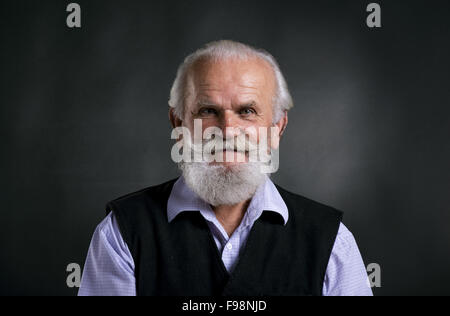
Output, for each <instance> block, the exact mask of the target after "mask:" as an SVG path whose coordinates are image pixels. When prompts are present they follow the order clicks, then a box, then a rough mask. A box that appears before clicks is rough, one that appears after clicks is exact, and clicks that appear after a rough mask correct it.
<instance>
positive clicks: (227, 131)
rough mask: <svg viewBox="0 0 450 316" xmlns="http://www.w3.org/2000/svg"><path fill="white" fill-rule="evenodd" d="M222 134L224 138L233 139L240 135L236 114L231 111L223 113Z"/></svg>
mask: <svg viewBox="0 0 450 316" xmlns="http://www.w3.org/2000/svg"><path fill="white" fill-rule="evenodd" d="M222 133H223V136H224V138H226V139H228V138H233V137H236V136H238V135H239V134H240V126H239V121H238V118H237V117H236V114H235V113H234V112H233V111H231V110H225V111H224V112H223V119H222Z"/></svg>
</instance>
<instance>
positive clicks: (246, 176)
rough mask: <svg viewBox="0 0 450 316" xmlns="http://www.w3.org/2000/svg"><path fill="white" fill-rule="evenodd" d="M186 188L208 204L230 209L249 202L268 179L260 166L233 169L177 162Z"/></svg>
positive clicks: (253, 164) (230, 167) (235, 167)
mask: <svg viewBox="0 0 450 316" xmlns="http://www.w3.org/2000/svg"><path fill="white" fill-rule="evenodd" d="M178 167H179V168H180V170H181V171H182V173H183V177H184V179H185V181H186V184H187V186H188V187H189V188H190V189H191V190H192V191H194V192H195V193H197V195H198V196H199V197H200V198H201V199H203V200H204V201H206V202H207V203H209V204H211V205H212V206H218V205H234V204H238V203H240V202H244V201H246V200H248V199H250V198H251V197H252V196H253V195H254V194H255V192H256V190H257V189H258V187H259V186H260V185H261V184H263V183H264V182H265V181H266V179H267V178H268V176H267V174H265V173H262V172H261V163H257V162H249V163H240V164H236V165H233V166H224V165H221V164H215V165H211V164H209V163H207V162H180V163H178Z"/></svg>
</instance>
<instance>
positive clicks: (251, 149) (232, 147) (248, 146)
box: [188, 136, 258, 154]
mask: <svg viewBox="0 0 450 316" xmlns="http://www.w3.org/2000/svg"><path fill="white" fill-rule="evenodd" d="M199 145H201V146H199ZM188 146H189V147H190V149H191V150H192V151H193V152H202V153H210V154H215V152H217V151H218V152H220V151H234V152H238V153H246V154H248V153H257V151H258V143H257V142H254V141H252V140H250V139H249V138H248V137H245V136H242V137H241V136H236V137H230V138H226V139H222V138H212V139H204V140H202V142H201V144H196V143H193V142H192V141H191V140H189V141H188Z"/></svg>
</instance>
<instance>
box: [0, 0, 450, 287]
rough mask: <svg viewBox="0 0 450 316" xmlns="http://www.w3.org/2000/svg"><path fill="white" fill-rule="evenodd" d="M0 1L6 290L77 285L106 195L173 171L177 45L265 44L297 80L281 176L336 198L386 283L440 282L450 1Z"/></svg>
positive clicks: (2, 273) (444, 268)
mask: <svg viewBox="0 0 450 316" xmlns="http://www.w3.org/2000/svg"><path fill="white" fill-rule="evenodd" d="M69 2H70V1H2V2H1V5H0V6H1V11H0V12H1V13H0V14H1V16H0V23H1V62H2V65H1V70H0V71H1V118H0V119H1V121H0V123H1V136H2V138H1V139H2V144H1V156H0V168H1V188H0V189H1V215H0V216H1V218H0V223H1V229H0V243H1V261H0V294H41V295H46V294H52V295H53V294H55V295H60V294H61V295H72V294H76V292H77V290H76V289H69V288H67V287H66V284H65V280H66V276H67V273H66V271H65V268H66V265H67V264H68V263H70V262H77V263H80V264H81V265H83V263H84V259H85V256H86V252H87V249H88V246H89V241H90V238H91V236H92V233H93V231H94V229H95V227H96V225H97V224H98V223H99V222H100V221H101V220H102V218H103V217H104V204H105V202H107V201H108V200H110V199H113V198H115V197H117V196H119V195H122V194H125V193H128V192H131V191H135V190H138V189H141V188H143V187H146V186H149V185H153V184H157V183H160V182H163V181H166V180H168V179H171V178H173V177H175V176H176V175H177V174H178V173H177V170H176V167H175V165H174V164H173V163H172V162H171V160H170V148H171V144H172V142H171V141H170V137H169V135H170V128H169V122H168V120H167V100H168V93H169V88H170V85H171V83H172V80H173V79H174V76H175V71H176V68H177V66H178V64H179V63H180V62H181V61H182V59H183V57H184V56H185V55H187V54H188V53H190V52H191V51H193V50H194V49H196V48H198V47H199V46H201V45H203V44H204V43H206V42H208V41H211V40H217V39H234V40H239V41H242V42H245V43H249V44H252V45H255V46H258V47H262V48H265V49H267V50H268V51H269V52H271V53H272V54H273V55H274V56H275V57H276V58H277V59H278V61H279V63H280V65H281V68H282V70H283V71H284V74H285V76H286V78H287V81H288V84H289V87H290V90H291V93H292V95H293V98H294V102H295V108H294V109H293V110H292V111H291V112H290V113H289V125H288V129H287V133H286V134H285V137H284V139H283V140H282V147H281V156H280V159H281V165H280V170H279V172H278V173H277V174H276V175H274V179H275V180H276V182H277V183H279V184H280V185H282V186H284V187H285V188H287V189H289V190H291V191H294V192H297V193H300V194H303V195H306V196H308V197H310V198H313V199H316V200H319V201H321V202H324V203H327V204H330V205H333V206H335V207H336V208H339V209H341V210H343V211H345V221H344V222H345V224H346V225H347V226H348V227H349V228H350V230H351V231H352V232H353V233H354V235H355V237H356V240H357V242H358V245H359V247H360V250H361V252H362V254H363V257H364V260H365V262H366V264H368V263H371V262H376V263H379V264H380V265H381V268H382V287H381V288H380V289H375V294H380V295H396V294H397V295H398V294H400V295H408V294H415V295H418V294H450V290H449V289H448V286H447V285H448V284H449V282H450V272H449V269H448V268H449V267H450V256H449V250H450V231H449V223H450V213H449V212H448V210H449V203H450V194H449V193H450V192H449V188H450V172H449V161H450V146H449V142H448V137H449V135H450V127H449V123H450V122H449V121H450V119H449V117H450V109H449V101H450V93H449V90H450V89H449V87H448V85H449V70H450V69H449V65H450V62H449V59H448V58H449V56H450V51H449V47H450V45H449V38H450V34H449V33H450V28H449V16H450V5H449V2H448V1H411V0H409V1H378V3H380V4H381V6H382V24H383V27H382V28H381V29H377V30H374V29H369V28H367V26H366V25H365V19H366V16H367V13H366V12H365V8H366V6H367V4H368V3H370V2H372V1H309V2H303V1H295V2H294V1H289V2H287V1H244V0H242V1H211V0H209V1H194V0H190V1H189V0H187V1H176V2H175V1H125V0H124V1H92V0H91V1H76V2H78V3H79V4H80V5H81V8H82V28H81V29H68V28H67V27H66V24H65V21H66V16H67V13H66V11H65V8H66V5H67V4H68V3H69Z"/></svg>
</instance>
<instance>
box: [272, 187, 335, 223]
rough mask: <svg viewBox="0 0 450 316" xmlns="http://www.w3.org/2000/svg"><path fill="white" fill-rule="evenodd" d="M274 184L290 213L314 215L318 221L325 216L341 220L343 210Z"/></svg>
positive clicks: (303, 215)
mask: <svg viewBox="0 0 450 316" xmlns="http://www.w3.org/2000/svg"><path fill="white" fill-rule="evenodd" d="M275 186H276V188H277V190H278V192H279V193H280V195H281V197H282V198H283V200H284V202H285V203H286V206H287V207H288V210H289V213H290V215H297V216H301V217H305V216H306V217H314V218H316V219H318V220H319V221H320V220H323V219H325V218H328V219H331V218H335V219H338V220H339V221H341V220H342V216H343V212H342V211H340V210H338V209H336V208H334V207H333V206H330V205H327V204H324V203H321V202H318V201H315V200H313V199H310V198H308V197H305V196H303V195H300V194H297V193H293V192H291V191H288V190H286V189H284V188H283V187H281V186H279V185H278V184H275Z"/></svg>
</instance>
